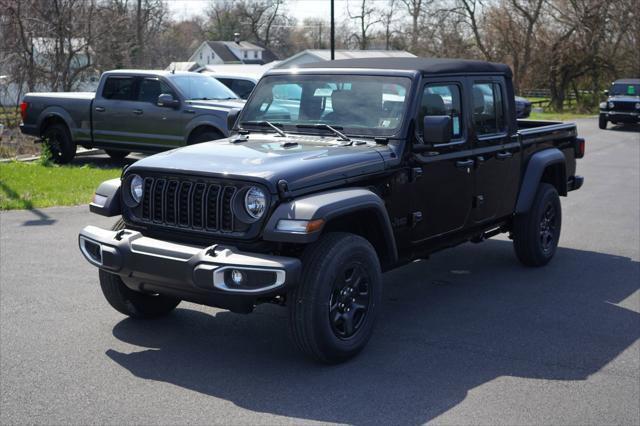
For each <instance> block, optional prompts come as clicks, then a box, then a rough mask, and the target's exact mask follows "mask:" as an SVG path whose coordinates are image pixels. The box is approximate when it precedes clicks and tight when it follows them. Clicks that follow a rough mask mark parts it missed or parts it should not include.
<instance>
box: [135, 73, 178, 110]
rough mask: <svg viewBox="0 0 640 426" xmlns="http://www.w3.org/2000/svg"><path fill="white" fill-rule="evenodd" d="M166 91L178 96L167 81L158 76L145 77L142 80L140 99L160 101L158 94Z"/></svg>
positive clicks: (151, 101) (153, 101)
mask: <svg viewBox="0 0 640 426" xmlns="http://www.w3.org/2000/svg"><path fill="white" fill-rule="evenodd" d="M164 93H166V94H169V95H172V96H173V97H174V98H175V97H176V96H175V94H174V93H173V90H171V88H170V87H169V86H168V85H167V84H166V83H165V82H163V81H160V80H159V79H157V78H145V79H144V80H142V81H141V82H140V91H139V93H138V101H140V102H150V103H152V104H155V103H156V102H157V101H158V96H160V95H162V94H164Z"/></svg>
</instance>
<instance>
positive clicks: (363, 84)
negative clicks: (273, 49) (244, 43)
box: [241, 75, 411, 136]
mask: <svg viewBox="0 0 640 426" xmlns="http://www.w3.org/2000/svg"><path fill="white" fill-rule="evenodd" d="M410 84H411V80H410V79H409V78H406V77H387V76H359V75H283V76H276V75H274V76H267V77H264V78H263V79H262V80H261V81H260V83H259V84H258V85H257V86H256V88H255V89H254V95H253V96H252V98H251V100H250V102H249V103H248V104H247V105H246V106H245V108H244V110H243V116H242V119H241V120H242V122H249V123H250V122H259V121H272V122H277V123H279V124H280V125H281V126H282V127H283V128H285V129H286V130H297V129H301V128H305V126H306V128H308V127H309V125H313V124H328V125H330V126H332V127H335V128H337V129H341V130H344V131H345V132H347V133H351V134H362V135H376V136H377V135H392V134H394V133H395V132H396V130H397V129H398V128H399V126H400V124H401V123H402V118H403V116H404V111H405V110H406V104H407V93H408V92H409V90H408V89H409V86H410ZM249 125H250V124H249Z"/></svg>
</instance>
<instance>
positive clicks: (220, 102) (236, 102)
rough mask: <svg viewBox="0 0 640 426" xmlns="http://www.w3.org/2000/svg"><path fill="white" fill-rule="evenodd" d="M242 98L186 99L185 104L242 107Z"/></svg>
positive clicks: (205, 107)
mask: <svg viewBox="0 0 640 426" xmlns="http://www.w3.org/2000/svg"><path fill="white" fill-rule="evenodd" d="M244 103H245V101H244V99H212V100H209V101H187V104H189V105H191V106H193V107H198V108H203V109H226V110H231V109H234V108H237V109H242V108H244Z"/></svg>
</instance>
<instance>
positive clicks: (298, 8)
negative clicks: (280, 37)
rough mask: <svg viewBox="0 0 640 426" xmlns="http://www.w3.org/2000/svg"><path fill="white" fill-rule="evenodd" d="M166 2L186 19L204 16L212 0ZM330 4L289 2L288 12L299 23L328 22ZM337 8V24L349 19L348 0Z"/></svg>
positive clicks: (325, 0)
mask: <svg viewBox="0 0 640 426" xmlns="http://www.w3.org/2000/svg"><path fill="white" fill-rule="evenodd" d="M166 2H167V5H168V6H169V10H170V11H171V13H172V14H173V16H174V17H175V18H177V19H185V18H191V17H194V16H198V15H204V11H205V9H206V8H207V6H208V5H209V4H210V3H211V2H212V0H166ZM351 3H353V7H355V5H356V2H355V1H354V0H351ZM330 4H331V3H330V1H329V0H288V1H287V10H288V11H289V13H290V14H291V15H292V16H293V17H295V18H296V19H297V20H298V22H302V20H303V19H304V18H309V17H323V18H325V19H326V20H327V21H328V20H329V19H330V17H329V14H330V10H331V6H330ZM335 8H336V22H340V21H342V20H343V19H344V18H346V17H347V2H346V0H335Z"/></svg>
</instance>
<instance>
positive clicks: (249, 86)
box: [231, 80, 256, 99]
mask: <svg viewBox="0 0 640 426" xmlns="http://www.w3.org/2000/svg"><path fill="white" fill-rule="evenodd" d="M254 87H256V84H255V83H254V82H252V81H249V80H235V81H234V82H233V84H232V85H231V90H233V91H234V92H235V94H236V95H238V96H240V97H241V98H242V99H247V98H248V97H249V95H250V94H251V91H252V90H253V88H254Z"/></svg>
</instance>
